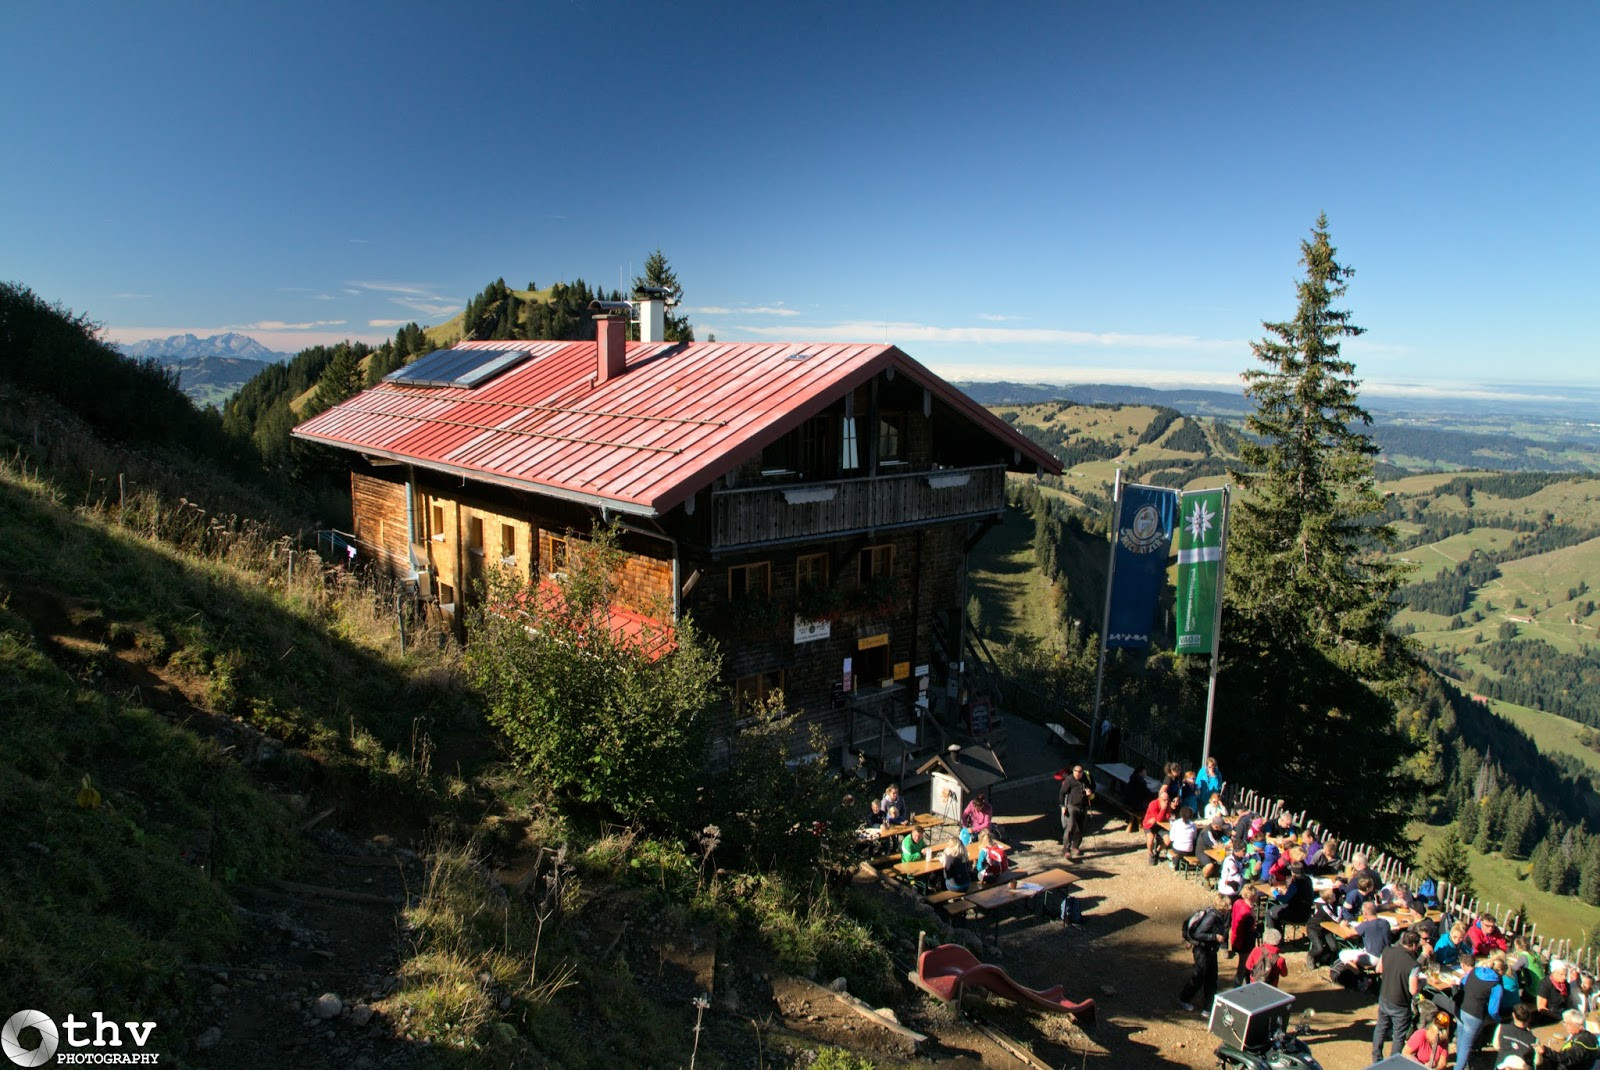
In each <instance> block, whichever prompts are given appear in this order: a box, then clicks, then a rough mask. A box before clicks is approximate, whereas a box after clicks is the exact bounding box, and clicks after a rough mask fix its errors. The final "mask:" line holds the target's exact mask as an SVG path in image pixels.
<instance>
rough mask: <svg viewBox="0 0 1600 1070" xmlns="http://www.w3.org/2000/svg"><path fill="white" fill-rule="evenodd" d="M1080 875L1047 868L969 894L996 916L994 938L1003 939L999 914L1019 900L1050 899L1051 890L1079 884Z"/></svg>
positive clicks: (976, 904)
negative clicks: (1029, 875) (1026, 876)
mask: <svg viewBox="0 0 1600 1070" xmlns="http://www.w3.org/2000/svg"><path fill="white" fill-rule="evenodd" d="M1077 883H1078V878H1077V877H1076V876H1075V875H1074V874H1071V873H1068V872H1067V871H1066V870H1064V869H1047V870H1045V871H1044V872H1043V873H1038V874H1035V875H1034V876H1032V877H1028V878H1026V879H1023V880H1015V881H1008V882H1006V883H1005V884H997V885H995V886H994V887H993V888H985V889H984V890H983V891H981V892H973V893H971V894H970V895H968V896H967V902H969V903H971V904H972V905H973V906H974V907H976V908H977V909H978V910H979V911H980V912H982V913H983V914H985V915H993V916H994V938H995V942H996V943H999V942H1000V914H1001V912H1002V911H1004V910H1006V909H1007V908H1009V907H1012V906H1015V905H1016V904H1017V903H1023V902H1028V901H1030V900H1032V899H1033V897H1034V896H1037V895H1043V896H1044V897H1045V899H1046V901H1047V902H1048V900H1049V895H1050V893H1051V892H1054V891H1059V890H1060V889H1062V888H1067V887H1070V886H1071V885H1074V884H1077Z"/></svg>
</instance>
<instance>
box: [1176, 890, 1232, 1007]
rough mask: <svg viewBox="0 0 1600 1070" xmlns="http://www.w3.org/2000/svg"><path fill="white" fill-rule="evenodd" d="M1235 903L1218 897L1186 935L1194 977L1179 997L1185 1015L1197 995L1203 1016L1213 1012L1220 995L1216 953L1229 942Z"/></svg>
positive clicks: (1192, 1005)
mask: <svg viewBox="0 0 1600 1070" xmlns="http://www.w3.org/2000/svg"><path fill="white" fill-rule="evenodd" d="M1231 908H1232V903H1230V902H1229V900H1228V897H1227V896H1225V895H1219V896H1217V897H1216V899H1215V900H1214V901H1213V902H1212V905H1211V907H1210V908H1209V909H1207V910H1206V912H1205V913H1204V914H1203V915H1201V916H1200V920H1199V921H1198V922H1196V923H1195V925H1194V926H1193V927H1192V928H1191V929H1190V931H1189V932H1188V933H1187V934H1185V935H1186V936H1187V937H1188V938H1189V949H1190V951H1191V952H1193V954H1194V974H1193V975H1192V976H1191V977H1190V978H1189V983H1188V984H1186V985H1184V986H1183V991H1181V992H1179V993H1178V1006H1180V1007H1182V1008H1183V1009H1184V1010H1186V1011H1192V1010H1194V1009H1195V1004H1194V1002H1193V1000H1194V997H1195V994H1196V993H1199V995H1200V1007H1201V1008H1202V1009H1201V1011H1200V1013H1201V1015H1202V1016H1204V1015H1205V1014H1206V1012H1208V1011H1209V1010H1210V1009H1211V1000H1212V999H1213V998H1215V996H1216V994H1217V952H1218V951H1220V950H1221V949H1222V945H1223V944H1224V943H1225V942H1226V941H1227V939H1228V914H1229V910H1230V909H1231Z"/></svg>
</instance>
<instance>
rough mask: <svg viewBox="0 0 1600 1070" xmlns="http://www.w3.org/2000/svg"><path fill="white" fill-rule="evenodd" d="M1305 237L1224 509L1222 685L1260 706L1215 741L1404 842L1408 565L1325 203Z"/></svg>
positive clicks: (1300, 792) (1369, 835)
mask: <svg viewBox="0 0 1600 1070" xmlns="http://www.w3.org/2000/svg"><path fill="white" fill-rule="evenodd" d="M1301 253H1302V257H1301V262H1302V264H1303V265H1304V266H1305V271H1306V273H1305V277H1304V278H1303V279H1301V280H1300V281H1299V283H1298V296H1299V305H1298V308H1297V310H1296V312H1295V315H1294V317H1293V318H1292V319H1289V320H1284V321H1282V322H1268V323H1264V324H1263V325H1262V326H1263V327H1264V328H1265V329H1266V332H1267V333H1266V337H1265V338H1264V339H1263V340H1262V341H1260V342H1256V343H1253V344H1252V347H1251V348H1252V350H1253V351H1254V355H1255V357H1256V359H1257V360H1258V361H1259V362H1260V364H1261V367H1259V368H1255V369H1253V370H1250V371H1247V372H1245V373H1244V379H1245V393H1246V394H1247V395H1248V396H1249V397H1250V398H1251V400H1252V401H1253V402H1254V411H1253V412H1252V413H1251V415H1250V416H1249V417H1248V418H1247V420H1246V427H1247V429H1248V430H1249V431H1250V432H1251V435H1252V436H1253V438H1251V439H1249V440H1246V441H1242V442H1241V444H1240V455H1241V460H1242V461H1243V463H1244V466H1245V467H1244V469H1243V470H1240V471H1236V472H1235V473H1234V477H1235V479H1237V480H1238V482H1239V484H1240V486H1241V487H1242V488H1243V491H1244V493H1243V494H1242V495H1241V496H1240V497H1239V499H1238V506H1237V508H1236V509H1235V511H1234V517H1233V519H1232V520H1231V521H1230V529H1229V536H1230V545H1229V564H1228V581H1227V582H1228V588H1227V605H1226V606H1225V607H1224V619H1223V630H1222V639H1223V643H1224V644H1225V646H1224V654H1223V658H1222V660H1221V662H1220V664H1219V670H1220V672H1221V673H1222V674H1223V680H1222V681H1221V682H1219V685H1218V686H1219V694H1221V695H1226V696H1227V699H1226V701H1227V702H1228V703H1229V705H1230V706H1232V707H1234V708H1235V709H1239V710H1249V711H1251V714H1250V715H1249V716H1248V717H1246V716H1239V717H1235V718H1228V719H1226V722H1227V723H1225V724H1223V725H1221V726H1219V731H1218V735H1219V739H1220V743H1221V745H1220V746H1219V747H1218V751H1219V752H1220V753H1222V754H1226V755H1229V756H1230V757H1229V761H1230V762H1231V763H1232V765H1233V767H1235V768H1245V769H1249V770H1251V777H1252V786H1253V787H1257V788H1258V789H1260V790H1264V791H1265V792H1266V793H1267V794H1268V795H1271V796H1275V797H1282V798H1285V799H1286V800H1288V801H1289V804H1290V807H1291V808H1295V807H1300V806H1306V807H1314V806H1315V805H1317V804H1318V803H1321V802H1322V801H1323V800H1326V799H1327V798H1330V797H1333V798H1338V799H1339V800H1340V806H1341V810H1342V813H1343V814H1345V815H1348V817H1349V819H1350V821H1351V827H1350V831H1351V832H1353V833H1354V834H1357V835H1359V836H1360V837H1361V838H1362V839H1365V840H1367V841H1368V842H1372V843H1378V844H1382V845H1384V846H1386V847H1394V848H1401V847H1403V844H1404V842H1405V823H1406V820H1407V818H1408V816H1409V810H1410V806H1411V802H1412V798H1413V795H1414V793H1415V783H1414V781H1413V779H1412V777H1411V775H1410V774H1409V773H1408V772H1407V770H1406V768H1405V762H1406V759H1407V757H1408V749H1409V747H1410V744H1409V743H1408V741H1407V740H1406V737H1405V735H1404V734H1403V733H1402V732H1401V731H1400V730H1399V729H1398V727H1397V725H1396V719H1395V709H1394V704H1393V702H1392V701H1391V699H1390V697H1389V696H1388V695H1387V694H1385V693H1384V691H1383V690H1382V688H1384V687H1389V686H1392V685H1394V684H1395V683H1396V682H1397V681H1398V680H1399V679H1400V678H1402V677H1403V675H1404V672H1405V670H1406V669H1407V667H1408V665H1409V662H1410V658H1409V656H1408V655H1407V653H1406V651H1405V648H1404V645H1403V641H1402V640H1400V639H1399V638H1397V637H1395V636H1392V635H1390V634H1389V631H1388V625H1389V620H1390V618H1391V617H1392V615H1393V611H1394V604H1393V601H1392V596H1393V594H1394V592H1395V591H1396V589H1397V588H1398V586H1399V583H1400V579H1401V574H1400V572H1399V571H1397V569H1396V568H1395V566H1393V565H1391V564H1389V563H1387V562H1386V561H1384V560H1383V559H1382V557H1381V555H1380V554H1379V553H1378V550H1380V549H1381V548H1382V546H1383V545H1385V544H1386V543H1389V542H1392V541H1393V532H1392V529H1390V528H1389V527H1388V525H1387V524H1384V523H1381V522H1380V520H1379V517H1380V514H1381V513H1382V511H1383V499H1382V497H1381V496H1380V495H1379V494H1378V493H1377V492H1376V490H1375V489H1374V475H1373V471H1374V459H1375V458H1376V456H1377V453H1378V448H1377V447H1376V446H1375V445H1374V444H1373V442H1372V439H1371V438H1370V437H1369V436H1368V435H1367V434H1366V433H1365V432H1364V431H1363V430H1362V428H1364V427H1365V426H1367V425H1370V424H1371V422H1372V420H1371V417H1370V416H1369V415H1368V414H1367V412H1366V410H1364V409H1363V408H1362V407H1361V406H1360V404H1359V401H1358V399H1357V385H1358V384H1357V381H1356V379H1355V378H1354V372H1355V366H1354V365H1353V364H1352V363H1351V362H1350V361H1349V360H1347V359H1345V358H1344V357H1343V356H1342V355H1341V353H1340V343H1341V340H1342V339H1344V338H1349V337H1354V336H1356V335H1359V334H1360V333H1361V328H1359V327H1357V326H1355V325H1354V323H1352V321H1351V314H1350V313H1349V312H1347V311H1343V310H1340V309H1337V308H1335V307H1334V306H1335V303H1336V302H1337V301H1338V300H1339V298H1340V297H1342V296H1343V295H1344V293H1345V289H1346V286H1347V281H1348V279H1349V278H1350V275H1351V271H1350V269H1349V268H1346V267H1344V266H1342V265H1340V264H1339V263H1338V262H1337V261H1336V260H1335V259H1334V248H1333V246H1332V244H1331V243H1330V242H1329V236H1328V230H1327V220H1326V217H1319V218H1318V220H1317V223H1316V227H1315V228H1314V229H1313V231H1312V235H1311V239H1310V240H1309V241H1305V242H1302V243H1301ZM1263 720H1267V721H1270V723H1271V724H1272V725H1273V726H1274V729H1273V731H1271V732H1262V731H1260V728H1261V725H1262V723H1263Z"/></svg>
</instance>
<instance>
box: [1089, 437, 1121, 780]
mask: <svg viewBox="0 0 1600 1070" xmlns="http://www.w3.org/2000/svg"><path fill="white" fill-rule="evenodd" d="M1111 502H1112V509H1111V550H1110V561H1109V562H1108V563H1107V565H1106V605H1105V611H1104V612H1103V613H1101V614H1100V662H1099V665H1098V666H1097V667H1096V668H1095V673H1094V713H1093V714H1091V716H1090V720H1091V722H1092V723H1091V724H1090V725H1089V763H1090V764H1091V765H1093V764H1094V760H1095V756H1096V754H1098V753H1099V750H1100V747H1099V743H1100V696H1101V695H1102V693H1103V689H1104V687H1105V682H1106V633H1107V632H1109V631H1110V630H1111V584H1112V581H1113V580H1115V579H1116V576H1117V531H1118V530H1119V529H1120V528H1121V527H1122V469H1121V468H1118V469H1117V473H1116V477H1115V478H1114V479H1113V480H1112V483H1111Z"/></svg>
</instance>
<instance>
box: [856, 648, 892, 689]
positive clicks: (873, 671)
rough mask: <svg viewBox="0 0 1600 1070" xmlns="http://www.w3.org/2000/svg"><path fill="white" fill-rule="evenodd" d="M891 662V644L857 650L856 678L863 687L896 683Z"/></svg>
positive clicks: (886, 685)
mask: <svg viewBox="0 0 1600 1070" xmlns="http://www.w3.org/2000/svg"><path fill="white" fill-rule="evenodd" d="M893 674H894V669H893V667H892V666H891V665H890V664H889V644H888V643H884V644H883V645H882V646H875V647H872V648H871V649H869V650H858V651H856V679H857V680H860V681H861V686H862V687H889V686H890V685H892V684H893V683H894V679H893Z"/></svg>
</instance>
